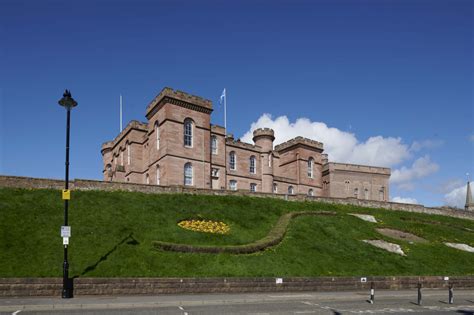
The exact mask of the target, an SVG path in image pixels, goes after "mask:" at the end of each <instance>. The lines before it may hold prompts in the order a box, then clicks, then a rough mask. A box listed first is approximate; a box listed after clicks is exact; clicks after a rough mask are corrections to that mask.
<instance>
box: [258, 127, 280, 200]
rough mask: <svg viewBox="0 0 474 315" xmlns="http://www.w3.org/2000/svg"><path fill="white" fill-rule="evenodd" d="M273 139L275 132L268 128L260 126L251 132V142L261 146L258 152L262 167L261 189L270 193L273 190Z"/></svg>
mask: <svg viewBox="0 0 474 315" xmlns="http://www.w3.org/2000/svg"><path fill="white" fill-rule="evenodd" d="M273 140H275V133H274V131H273V130H272V129H270V128H260V129H256V130H254V132H253V142H255V145H257V146H259V147H261V148H262V151H261V154H260V158H261V159H260V160H261V163H260V165H261V167H262V191H263V192H267V193H271V192H272V191H273V155H272V151H273Z"/></svg>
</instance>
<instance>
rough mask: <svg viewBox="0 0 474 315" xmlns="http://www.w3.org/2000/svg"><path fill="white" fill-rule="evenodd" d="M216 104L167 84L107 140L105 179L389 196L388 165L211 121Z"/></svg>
mask: <svg viewBox="0 0 474 315" xmlns="http://www.w3.org/2000/svg"><path fill="white" fill-rule="evenodd" d="M211 113H212V103H211V101H209V100H206V99H203V98H201V97H198V96H194V95H190V94H187V93H184V92H181V91H175V90H173V89H170V88H164V89H163V90H162V91H161V92H160V94H158V96H156V97H155V98H154V99H153V100H152V101H151V102H150V104H149V105H148V106H147V108H146V118H147V122H139V121H131V122H130V123H129V124H128V125H127V126H126V127H125V129H123V130H122V131H121V132H120V134H118V135H117V137H116V138H115V139H114V140H113V141H110V142H105V143H104V144H103V145H102V150H101V153H102V157H103V164H104V168H103V175H104V180H106V181H117V182H130V183H141V184H149V185H164V186H171V185H183V186H189V187H194V188H207V189H229V190H249V191H252V192H265V193H275V194H306V195H310V196H325V197H339V198H347V197H350V198H359V199H370V200H380V201H388V200H389V186H388V185H389V178H390V169H389V168H381V167H374V166H365V165H354V164H346V163H334V162H329V160H328V156H327V154H324V153H323V152H324V148H323V144H322V143H321V142H317V141H314V140H310V139H306V138H303V137H296V138H294V139H291V140H289V141H287V142H284V143H281V144H279V145H276V146H275V145H274V143H273V141H274V139H275V137H274V131H273V130H271V129H269V128H263V129H257V130H255V131H254V133H253V141H254V144H249V143H244V142H241V141H240V140H238V139H237V140H236V139H234V138H233V136H232V135H226V131H225V130H224V128H223V127H221V126H217V125H212V124H211Z"/></svg>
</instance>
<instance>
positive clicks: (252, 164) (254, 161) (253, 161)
mask: <svg viewBox="0 0 474 315" xmlns="http://www.w3.org/2000/svg"><path fill="white" fill-rule="evenodd" d="M256 164H257V159H256V158H255V156H253V155H252V156H251V157H250V173H252V174H255V173H256V170H255V169H256V167H255V165H256Z"/></svg>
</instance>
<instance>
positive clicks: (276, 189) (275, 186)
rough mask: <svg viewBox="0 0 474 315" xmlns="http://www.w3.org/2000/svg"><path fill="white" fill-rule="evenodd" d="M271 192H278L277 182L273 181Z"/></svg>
mask: <svg viewBox="0 0 474 315" xmlns="http://www.w3.org/2000/svg"><path fill="white" fill-rule="evenodd" d="M273 193H274V194H277V193H278V184H277V183H273Z"/></svg>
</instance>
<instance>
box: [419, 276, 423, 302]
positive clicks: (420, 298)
mask: <svg viewBox="0 0 474 315" xmlns="http://www.w3.org/2000/svg"><path fill="white" fill-rule="evenodd" d="M422 304H423V300H422V296H421V282H418V305H422Z"/></svg>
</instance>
